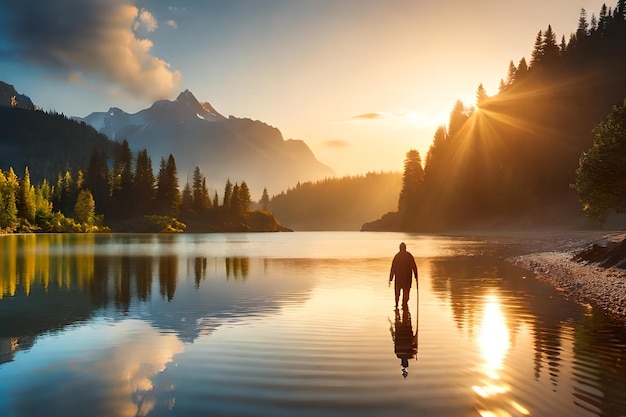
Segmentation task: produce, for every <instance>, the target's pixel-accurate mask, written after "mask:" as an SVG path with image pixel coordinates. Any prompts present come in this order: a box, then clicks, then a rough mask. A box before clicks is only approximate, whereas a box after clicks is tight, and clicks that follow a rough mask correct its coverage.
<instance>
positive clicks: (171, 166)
mask: <svg viewBox="0 0 626 417" xmlns="http://www.w3.org/2000/svg"><path fill="white" fill-rule="evenodd" d="M180 203H181V195H180V191H179V190H178V171H177V169H176V161H175V160H174V156H172V154H170V155H169V157H168V158H167V162H166V161H165V158H163V157H161V165H160V169H159V175H158V177H157V188H156V195H155V205H156V208H157V210H158V212H159V213H161V214H165V215H167V216H172V217H176V216H177V215H178V210H179V208H180Z"/></svg>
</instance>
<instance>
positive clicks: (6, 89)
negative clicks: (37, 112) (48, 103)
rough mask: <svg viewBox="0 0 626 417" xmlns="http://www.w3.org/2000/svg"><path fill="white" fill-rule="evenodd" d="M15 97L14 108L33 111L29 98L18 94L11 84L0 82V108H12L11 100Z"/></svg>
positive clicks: (33, 106)
mask: <svg viewBox="0 0 626 417" xmlns="http://www.w3.org/2000/svg"><path fill="white" fill-rule="evenodd" d="M13 97H15V106H13V107H19V108H22V109H34V108H35V105H34V104H33V102H32V101H31V99H30V97H28V96H25V95H23V94H19V93H18V92H17V91H16V90H15V87H13V86H12V85H11V84H7V83H5V82H2V81H0V106H6V107H12V106H11V100H12V98H13Z"/></svg>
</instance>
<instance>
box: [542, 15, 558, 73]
mask: <svg viewBox="0 0 626 417" xmlns="http://www.w3.org/2000/svg"><path fill="white" fill-rule="evenodd" d="M541 50H542V59H541V62H542V63H545V65H546V66H548V67H554V66H555V65H556V64H557V63H558V62H559V59H560V57H559V46H558V45H557V43H556V35H555V34H554V31H553V30H552V26H551V25H548V29H546V31H545V32H544V35H543V44H542V47H541Z"/></svg>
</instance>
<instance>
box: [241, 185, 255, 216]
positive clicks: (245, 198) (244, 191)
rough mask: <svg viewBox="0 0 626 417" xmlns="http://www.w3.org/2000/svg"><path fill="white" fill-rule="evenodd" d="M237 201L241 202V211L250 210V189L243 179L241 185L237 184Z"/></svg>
mask: <svg viewBox="0 0 626 417" xmlns="http://www.w3.org/2000/svg"><path fill="white" fill-rule="evenodd" d="M239 201H240V204H241V211H242V212H243V213H246V212H248V211H249V210H250V205H251V204H252V199H251V198H250V189H249V188H248V184H246V182H245V181H241V185H240V186H239Z"/></svg>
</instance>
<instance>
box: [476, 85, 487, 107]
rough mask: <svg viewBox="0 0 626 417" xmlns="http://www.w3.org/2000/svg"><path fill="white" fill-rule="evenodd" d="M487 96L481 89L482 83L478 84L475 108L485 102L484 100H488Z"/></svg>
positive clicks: (483, 89)
mask: <svg viewBox="0 0 626 417" xmlns="http://www.w3.org/2000/svg"><path fill="white" fill-rule="evenodd" d="M488 98H489V96H488V95H487V92H486V91H485V87H483V83H480V84H479V85H478V89H477V90H476V106H478V107H480V105H481V104H482V103H483V102H484V101H485V99H488Z"/></svg>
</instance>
